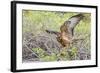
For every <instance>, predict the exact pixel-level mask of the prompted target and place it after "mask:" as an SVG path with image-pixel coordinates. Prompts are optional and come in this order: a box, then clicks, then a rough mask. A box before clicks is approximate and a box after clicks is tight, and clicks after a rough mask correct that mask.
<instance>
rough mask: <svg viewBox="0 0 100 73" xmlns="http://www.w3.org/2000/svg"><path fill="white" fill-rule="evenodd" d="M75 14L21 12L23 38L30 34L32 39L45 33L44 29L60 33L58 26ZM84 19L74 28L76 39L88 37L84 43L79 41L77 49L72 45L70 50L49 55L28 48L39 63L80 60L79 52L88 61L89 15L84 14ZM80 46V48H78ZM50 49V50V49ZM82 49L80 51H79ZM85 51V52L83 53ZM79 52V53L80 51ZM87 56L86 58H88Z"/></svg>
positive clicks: (38, 48)
mask: <svg viewBox="0 0 100 73" xmlns="http://www.w3.org/2000/svg"><path fill="white" fill-rule="evenodd" d="M76 14H78V13H76V12H50V11H31V10H23V36H24V34H26V33H32V34H33V37H34V36H38V34H41V33H43V32H45V30H46V29H50V30H55V31H60V29H59V28H60V26H61V25H62V24H63V23H64V22H65V21H66V20H68V19H69V18H70V17H71V16H73V15H76ZM84 16H85V17H84V19H83V20H82V21H81V22H80V23H79V24H78V25H77V26H76V28H75V35H76V37H81V36H82V37H83V38H85V36H87V35H89V36H88V37H86V38H85V40H84V41H81V42H80V41H79V43H78V47H77V46H76V44H75V45H73V46H72V47H71V50H70V51H69V50H66V49H62V50H61V51H60V52H59V53H55V52H54V51H53V50H54V49H55V48H54V49H53V50H52V52H51V53H50V54H48V53H47V51H45V50H44V49H43V48H40V47H37V48H34V47H32V48H30V49H32V51H33V52H34V53H36V54H37V55H38V58H39V61H59V60H80V59H81V58H80V59H79V58H78V57H79V56H80V55H81V53H79V52H82V53H83V52H85V55H86V56H87V55H88V56H89V58H86V59H90V35H91V34H90V33H91V14H90V13H84ZM80 44H81V45H82V46H80ZM51 49H52V48H51ZM81 49H82V50H81ZM83 49H85V51H83ZM80 50H81V51H80ZM88 56H87V57H88ZM84 59H85V58H84Z"/></svg>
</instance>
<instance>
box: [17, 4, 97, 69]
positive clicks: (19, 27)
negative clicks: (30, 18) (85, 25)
mask: <svg viewBox="0 0 100 73" xmlns="http://www.w3.org/2000/svg"><path fill="white" fill-rule="evenodd" d="M22 9H26V10H27V9H28V10H48V11H65V12H86V13H91V33H92V35H91V60H77V61H76V60H75V61H61V62H39V63H36V62H35V63H22ZM95 11H96V10H95V9H92V8H80V7H67V6H66V7H60V6H45V5H28V4H17V13H16V14H17V48H16V54H17V55H16V60H17V70H21V69H37V68H51V67H70V66H85V65H95V56H96V55H95V52H96V49H95V46H96V45H95V42H96V40H95V38H96V37H95V34H96V31H95V27H96V21H95V19H96V16H95V13H96V12H95Z"/></svg>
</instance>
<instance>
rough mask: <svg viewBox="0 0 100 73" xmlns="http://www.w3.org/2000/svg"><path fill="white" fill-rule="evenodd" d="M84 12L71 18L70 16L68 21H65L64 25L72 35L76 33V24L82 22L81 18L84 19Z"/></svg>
mask: <svg viewBox="0 0 100 73" xmlns="http://www.w3.org/2000/svg"><path fill="white" fill-rule="evenodd" d="M83 17H84V16H83V14H81V13H80V14H77V15H75V16H72V17H71V18H69V19H68V20H67V21H65V22H64V25H65V27H66V29H67V32H69V33H70V34H71V35H72V36H73V33H74V28H75V26H76V25H77V24H78V23H79V22H80V20H82V19H83Z"/></svg>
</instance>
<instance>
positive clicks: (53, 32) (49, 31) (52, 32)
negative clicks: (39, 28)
mask: <svg viewBox="0 0 100 73" xmlns="http://www.w3.org/2000/svg"><path fill="white" fill-rule="evenodd" d="M45 31H46V32H47V33H50V34H55V35H57V36H59V35H60V32H57V31H52V30H45Z"/></svg>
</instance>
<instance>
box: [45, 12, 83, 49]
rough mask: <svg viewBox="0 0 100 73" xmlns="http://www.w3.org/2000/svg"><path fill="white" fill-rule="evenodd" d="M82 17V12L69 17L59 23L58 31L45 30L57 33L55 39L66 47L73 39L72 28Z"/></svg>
mask: <svg viewBox="0 0 100 73" xmlns="http://www.w3.org/2000/svg"><path fill="white" fill-rule="evenodd" d="M83 17H84V16H83V14H82V13H80V14H77V15H74V16H72V17H70V18H69V19H68V20H67V21H65V22H64V23H63V24H62V25H61V27H60V32H57V31H51V30H46V32H47V33H50V34H55V35H57V41H58V42H59V43H60V44H61V45H62V46H63V47H68V46H69V45H70V44H71V43H72V41H73V36H74V28H75V27H76V25H77V24H78V23H79V22H80V21H81V20H82V19H83Z"/></svg>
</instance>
